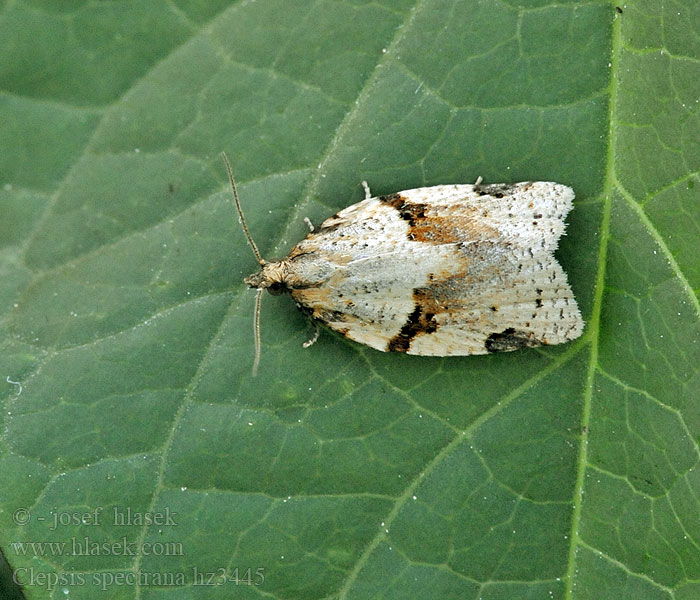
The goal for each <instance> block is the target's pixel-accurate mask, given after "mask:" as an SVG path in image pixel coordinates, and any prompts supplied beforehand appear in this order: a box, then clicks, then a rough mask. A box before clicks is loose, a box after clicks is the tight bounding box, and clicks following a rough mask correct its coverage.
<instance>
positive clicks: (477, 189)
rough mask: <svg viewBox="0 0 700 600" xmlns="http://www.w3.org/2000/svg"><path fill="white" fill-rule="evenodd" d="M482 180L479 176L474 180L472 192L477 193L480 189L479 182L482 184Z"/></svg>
mask: <svg viewBox="0 0 700 600" xmlns="http://www.w3.org/2000/svg"><path fill="white" fill-rule="evenodd" d="M483 180H484V178H483V177H482V176H481V175H479V176H478V177H477V178H476V181H475V182H474V191H475V192H478V191H479V190H480V189H481V182H482V181H483Z"/></svg>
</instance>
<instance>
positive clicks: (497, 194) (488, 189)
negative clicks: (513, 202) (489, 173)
mask: <svg viewBox="0 0 700 600" xmlns="http://www.w3.org/2000/svg"><path fill="white" fill-rule="evenodd" d="M517 189H518V186H517V185H512V184H510V183H492V184H489V185H481V184H479V185H476V186H474V191H475V192H476V193H477V194H479V196H493V197H494V198H503V197H504V196H510V195H512V194H513V192H515V191H516V190H517Z"/></svg>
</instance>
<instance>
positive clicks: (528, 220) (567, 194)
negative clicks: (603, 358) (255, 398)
mask: <svg viewBox="0 0 700 600" xmlns="http://www.w3.org/2000/svg"><path fill="white" fill-rule="evenodd" d="M224 161H225V163H226V168H227V171H228V175H229V179H230V182H231V187H232V190H233V197H234V201H235V204H236V209H237V211H238V216H239V219H240V222H241V225H242V228H243V231H244V233H245V236H246V238H247V240H248V243H249V244H250V246H251V248H252V249H253V253H254V254H255V257H256V259H257V261H258V263H259V265H260V271H258V272H257V273H253V274H252V275H249V276H248V277H246V278H245V279H244V282H245V283H246V285H248V286H249V287H251V288H255V289H256V290H257V291H258V293H257V296H256V303H255V304H256V307H255V319H254V331H255V345H256V354H255V363H254V371H255V370H256V369H257V365H258V362H259V357H260V325H259V314H260V303H261V297H262V292H263V291H264V290H267V291H268V292H270V293H272V294H274V295H277V294H281V293H289V294H291V296H292V298H293V299H294V301H295V302H296V303H297V305H298V306H299V308H301V309H302V310H303V311H304V312H306V313H307V314H309V315H310V316H311V318H312V319H313V320H314V321H315V322H316V323H319V322H320V323H322V324H324V325H327V326H328V327H330V328H331V329H333V330H334V331H337V332H338V333H340V334H341V335H343V336H345V337H347V338H349V339H351V340H354V341H356V342H359V343H361V344H366V345H367V346H370V347H371V348H375V349H376V350H381V351H387V352H405V353H407V354H418V355H423V356H458V355H469V354H487V353H491V352H507V351H511V350H518V349H520V348H527V347H532V346H540V345H552V344H560V343H563V342H568V341H570V340H573V339H575V338H577V337H579V336H580V335H581V332H582V330H583V320H582V318H581V313H580V312H579V309H578V306H577V304H576V300H575V298H574V295H573V293H572V291H571V287H570V286H569V283H568V282H567V278H566V274H565V273H564V271H563V269H562V267H561V266H560V265H559V263H558V262H557V260H556V258H555V257H554V251H555V250H556V248H557V244H558V241H559V238H560V237H561V236H562V234H563V233H564V230H565V227H566V226H565V223H564V219H565V218H566V215H567V214H568V213H569V211H570V210H571V208H572V206H573V199H574V192H573V190H572V189H571V188H570V187H567V186H565V185H562V184H559V183H553V182H547V181H525V182H521V183H514V184H507V183H497V184H490V185H482V183H481V178H479V180H477V182H476V183H475V184H473V185H469V184H466V185H438V186H434V187H422V188H416V189H412V190H405V191H402V192H397V193H395V194H389V195H386V196H379V197H376V198H374V197H372V196H371V194H370V192H369V188H368V187H367V185H366V183H365V182H363V185H364V186H365V199H364V200H363V201H361V202H358V203H357V204H353V205H352V206H349V207H348V208H346V209H344V210H342V211H340V212H339V213H337V214H335V215H333V216H332V217H330V218H328V219H326V220H325V221H324V222H323V223H322V224H321V226H320V228H318V229H316V230H312V231H311V232H310V233H309V234H308V235H307V236H306V238H305V239H303V240H302V241H301V242H299V243H298V244H297V245H296V246H294V248H292V250H291V252H290V253H289V255H288V256H287V257H286V258H284V259H282V260H275V261H266V260H264V259H263V258H262V256H261V255H260V252H259V250H258V248H257V246H256V245H255V242H254V241H253V238H252V236H251V235H250V231H249V229H248V226H247V224H246V221H245V217H244V215H243V211H242V209H241V204H240V201H239V199H238V192H237V191H236V185H235V181H234V178H233V172H232V170H231V166H230V164H229V162H228V160H227V159H226V156H225V155H224ZM317 336H318V329H317V331H316V336H315V337H314V338H313V339H312V340H310V341H309V342H307V343H306V344H304V345H305V346H308V345H310V343H313V341H315V338H316V337H317Z"/></svg>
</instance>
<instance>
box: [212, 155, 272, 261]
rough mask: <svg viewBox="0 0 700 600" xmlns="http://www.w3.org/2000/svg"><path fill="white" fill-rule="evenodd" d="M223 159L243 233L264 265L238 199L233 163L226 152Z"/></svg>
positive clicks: (256, 257) (256, 256)
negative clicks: (229, 160)
mask: <svg viewBox="0 0 700 600" xmlns="http://www.w3.org/2000/svg"><path fill="white" fill-rule="evenodd" d="M221 158H223V159H224V164H225V165H226V170H227V171H228V178H229V181H230V182H231V189H232V190H233V200H234V202H235V203H236V210H237V211H238V219H239V220H240V222H241V227H243V233H245V237H246V239H247V240H248V244H250V247H251V248H252V249H253V254H255V260H257V261H258V264H259V265H264V264H265V261H264V260H263V257H262V256H261V255H260V250H258V247H257V246H256V245H255V242H254V241H253V236H252V235H250V229H248V223H247V222H246V220H245V216H244V215H243V209H242V208H241V201H240V200H239V199H238V190H237V189H236V180H235V179H234V178H233V170H232V169H231V163H229V162H228V157H227V156H226V152H222V153H221Z"/></svg>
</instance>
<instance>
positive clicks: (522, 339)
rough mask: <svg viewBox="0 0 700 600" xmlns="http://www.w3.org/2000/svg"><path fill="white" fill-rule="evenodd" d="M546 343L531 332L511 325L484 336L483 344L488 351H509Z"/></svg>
mask: <svg viewBox="0 0 700 600" xmlns="http://www.w3.org/2000/svg"><path fill="white" fill-rule="evenodd" d="M546 343H547V342H546V341H545V340H538V339H537V338H535V336H534V333H532V332H529V333H528V332H525V331H517V330H516V329H514V328H513V327H508V328H507V329H504V330H503V331H501V332H494V333H492V334H491V335H490V336H489V337H488V338H486V343H485V346H486V350H487V351H488V352H510V351H511V350H519V349H520V348H530V347H532V346H541V345H543V344H546Z"/></svg>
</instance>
